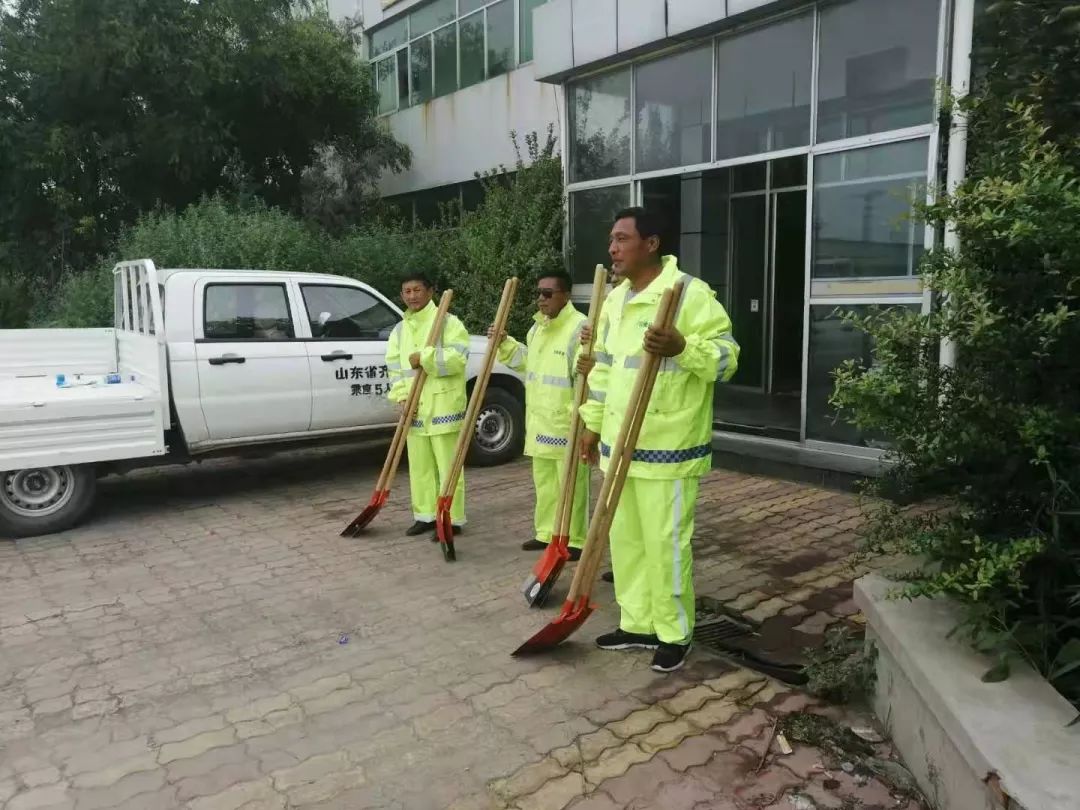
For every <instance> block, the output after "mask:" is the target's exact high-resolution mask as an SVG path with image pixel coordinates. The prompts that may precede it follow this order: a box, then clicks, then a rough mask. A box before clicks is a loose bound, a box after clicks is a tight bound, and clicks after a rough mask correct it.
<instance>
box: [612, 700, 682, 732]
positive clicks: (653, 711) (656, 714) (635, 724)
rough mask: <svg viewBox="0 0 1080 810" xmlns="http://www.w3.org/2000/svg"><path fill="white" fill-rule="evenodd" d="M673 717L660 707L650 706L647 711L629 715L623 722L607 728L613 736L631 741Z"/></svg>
mask: <svg viewBox="0 0 1080 810" xmlns="http://www.w3.org/2000/svg"><path fill="white" fill-rule="evenodd" d="M671 719H672V718H671V715H670V714H668V713H667V712H666V711H664V709H663V708H661V707H660V706H650V707H649V708H647V709H638V710H637V711H636V712H632V713H631V714H629V715H627V716H626V717H625V718H624V719H623V720H619V721H618V722H615V723H609V724H608V726H607V728H608V731H610V732H611V733H612V734H615V735H616V736H619V737H622V738H623V739H630V738H631V737H636V736H638V735H641V734H647V733H648V732H650V731H652V730H653V729H654V728H656V727H657V726H658V725H660V724H661V723H666V722H668V721H669V720H671Z"/></svg>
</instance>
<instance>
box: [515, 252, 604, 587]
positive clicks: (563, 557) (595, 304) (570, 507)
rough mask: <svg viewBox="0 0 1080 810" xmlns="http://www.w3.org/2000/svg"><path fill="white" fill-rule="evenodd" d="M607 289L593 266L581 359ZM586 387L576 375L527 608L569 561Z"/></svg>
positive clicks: (588, 353)
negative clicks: (551, 525)
mask: <svg viewBox="0 0 1080 810" xmlns="http://www.w3.org/2000/svg"><path fill="white" fill-rule="evenodd" d="M606 286H607V270H605V269H604V265H602V264H598V265H596V274H595V275H594V276H593V294H592V300H591V301H590V302H589V329H590V330H591V331H592V335H593V339H592V340H591V341H589V343H588V345H586V346H585V347H584V349H583V350H582V353H581V356H582V357H592V354H593V344H594V343H595V341H596V325H597V323H599V321H600V310H601V308H602V307H603V305H604V290H605V288H606ZM588 391H589V389H588V387H587V384H586V381H585V377H584V375H580V374H579V375H578V378H577V382H576V383H575V385H574V404H573V407H574V410H573V411H572V413H571V423H570V434H569V435H568V436H567V441H566V453H565V455H564V456H563V483H562V492H561V494H560V495H559V505H558V507H557V509H556V511H555V531H554V532H553V533H552V537H551V542H550V543H548V547H547V548H546V549H544V553H543V555H542V556H541V557H540V559H539V560H537V561H536V565H534V566H533V569H532V576H530V577H529V579H528V580H527V581H526V582H525V584H524V585H523V586H522V588H521V592H522V593H523V594H525V601H526V602H528V603H529V607H543V605H544V603H545V602H546V601H547V598H548V595H549V594H550V593H551V589H552V588H553V587H554V586H555V582H556V580H558V578H559V574H561V573H562V570H563V566H565V565H566V561H567V560H569V559H570V550H569V547H570V521H571V518H572V517H573V512H574V490H575V488H576V486H577V477H578V460H577V456H578V442H579V441H580V439H581V417H580V416H579V415H578V411H579V410H580V409H581V406H582V405H583V404H584V403H585V397H586V395H587V394H588Z"/></svg>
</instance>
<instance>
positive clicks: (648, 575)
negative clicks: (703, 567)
mask: <svg viewBox="0 0 1080 810" xmlns="http://www.w3.org/2000/svg"><path fill="white" fill-rule="evenodd" d="M608 252H609V253H610V254H611V259H612V262H613V264H612V266H613V269H614V270H615V271H616V273H617V274H618V275H619V276H621V277H622V281H621V283H619V285H618V286H617V287H616V288H615V289H614V290H612V292H611V293H610V294H609V295H608V297H607V300H606V302H605V303H604V309H603V312H602V314H601V318H600V322H599V324H598V325H597V332H598V334H597V335H596V343H595V356H596V365H595V367H594V368H593V369H592V371H591V373H590V374H589V399H588V401H587V402H586V403H585V405H583V406H582V409H581V415H582V417H583V419H584V421H585V427H586V432H585V434H584V436H583V438H582V442H581V452H582V458H583V460H587V461H589V462H590V463H595V462H596V461H597V460H599V461H600V464H601V466H602V467H603V468H604V469H606V468H607V465H608V463H610V458H609V456H610V453H611V447H612V445H614V444H615V440H616V437H617V436H618V433H619V428H620V426H621V424H622V420H623V418H624V417H625V415H626V408H627V404H628V401H629V398H630V392H631V390H632V389H633V387H634V379H635V377H636V375H637V370H638V369H639V368H640V367H641V362H642V358H643V352H644V351H649V352H651V353H654V354H658V355H660V356H661V357H663V358H665V359H664V360H663V362H662V363H661V366H660V370H659V373H658V374H657V377H656V387H655V388H654V389H653V394H652V398H651V400H650V402H649V406H648V410H647V411H646V415H645V420H644V423H643V425H642V429H641V435H640V436H639V438H638V442H637V447H636V448H635V450H634V454H633V456H632V460H631V464H630V470H629V476H628V478H627V481H626V486H625V488H624V489H623V493H622V498H621V500H620V501H619V505H618V508H617V510H616V513H615V518H614V523H613V524H612V527H611V565H612V570H613V572H614V575H615V598H616V600H617V601H618V603H619V608H620V610H621V616H620V620H619V628H618V629H617V630H615V631H614V632H612V633H607V634H605V635H603V636H600V637H599V638H598V639H597V640H596V643H597V645H598V646H600V647H601V648H603V649H606V650H624V649H633V648H638V649H655V650H656V653H655V655H654V656H653V662H652V668H653V669H654V670H656V671H658V672H672V671H674V670H676V669H678V668H679V667H681V666H682V665H683V663H684V662H685V661H686V656H687V654H688V653H689V651H690V642H691V639H692V637H693V632H694V585H693V578H692V568H693V564H692V558H691V550H690V538H691V537H692V536H693V534H694V502H695V500H696V499H697V492H698V481H699V479H700V478H701V476H702V475H704V474H705V473H707V472H708V471H709V469H710V466H711V459H712V446H711V441H712V418H713V410H712V409H713V386H714V384H715V383H716V382H717V381H721V382H724V381H727V380H729V379H731V376H732V375H733V374H734V373H735V369H736V366H737V363H738V356H739V346H738V344H737V343H736V342H735V340H734V338H733V337H732V334H731V320H730V319H729V318H728V316H727V313H726V312H725V311H724V308H723V306H721V304H720V303H719V302H718V301H717V300H716V296H715V294H714V293H713V291H712V290H711V289H710V288H709V285H708V284H706V283H705V282H704V281H701V280H700V279H696V278H692V277H690V276H688V275H686V274H685V273H682V272H680V271H679V268H678V263H677V261H676V259H675V257H674V256H661V254H660V223H659V221H658V218H657V216H656V215H655V214H653V213H652V212H650V211H647V210H645V209H643V208H629V209H626V210H624V211H621V212H619V213H618V214H617V215H616V217H615V223H614V225H613V226H612V229H611V234H610V241H609V247H608ZM679 281H681V282H682V283H683V292H682V295H681V297H680V299H679V301H678V304H677V306H678V309H677V316H676V320H675V324H674V326H673V328H671V329H669V330H654V329H652V328H651V325H652V322H653V320H654V319H655V317H656V310H657V307H658V306H659V303H660V298H661V296H662V294H663V292H664V290H666V289H669V288H671V287H673V286H674V285H675V283H676V282H679Z"/></svg>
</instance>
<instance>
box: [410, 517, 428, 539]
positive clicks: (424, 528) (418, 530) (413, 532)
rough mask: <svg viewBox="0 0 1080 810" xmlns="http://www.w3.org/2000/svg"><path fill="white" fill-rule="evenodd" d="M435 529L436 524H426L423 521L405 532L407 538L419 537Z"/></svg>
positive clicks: (419, 521)
mask: <svg viewBox="0 0 1080 810" xmlns="http://www.w3.org/2000/svg"><path fill="white" fill-rule="evenodd" d="M434 529H435V522H434V521H432V522H431V523H425V522H424V521H422V520H418V521H416V523H414V524H413V525H412V526H410V527H409V528H408V529H406V530H405V536H406V537H417V536H419V535H421V534H424V533H425V532H430V531H433V530H434Z"/></svg>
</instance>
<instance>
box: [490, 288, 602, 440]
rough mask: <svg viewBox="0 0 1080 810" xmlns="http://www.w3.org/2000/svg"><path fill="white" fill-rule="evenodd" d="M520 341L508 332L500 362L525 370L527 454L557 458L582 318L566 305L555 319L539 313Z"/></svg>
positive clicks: (563, 436) (571, 400)
mask: <svg viewBox="0 0 1080 810" xmlns="http://www.w3.org/2000/svg"><path fill="white" fill-rule="evenodd" d="M533 320H534V321H536V323H534V324H533V325H532V326H531V327H530V328H529V334H528V335H527V336H526V338H525V345H524V346H523V345H522V344H521V343H519V342H518V341H516V340H514V339H513V338H510V337H508V338H507V339H506V340H504V341H503V342H502V343H501V344H500V345H499V362H501V363H503V364H504V365H507V366H509V367H510V368H512V369H513V370H514V371H517V372H524V373H525V455H527V456H533V457H535V458H554V459H561V458H562V457H563V453H564V452H565V450H566V437H567V435H568V434H569V433H570V416H571V413H572V411H573V406H574V377H575V375H576V371H575V370H574V359H575V357H576V356H577V348H578V346H579V345H580V343H581V327H582V326H583V325H584V324H585V321H586V318H585V316H584V315H582V314H581V313H580V312H578V311H577V310H576V309H574V307H573V305H572V304H569V303H568V304H567V305H566V306H564V307H563V308H562V311H561V312H560V313H559V314H558V315H556V316H555V317H554V318H550V319H549V318H547V317H545V316H543V315H541V314H540V313H539V312H538V313H536V315H534V316H533Z"/></svg>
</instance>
